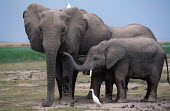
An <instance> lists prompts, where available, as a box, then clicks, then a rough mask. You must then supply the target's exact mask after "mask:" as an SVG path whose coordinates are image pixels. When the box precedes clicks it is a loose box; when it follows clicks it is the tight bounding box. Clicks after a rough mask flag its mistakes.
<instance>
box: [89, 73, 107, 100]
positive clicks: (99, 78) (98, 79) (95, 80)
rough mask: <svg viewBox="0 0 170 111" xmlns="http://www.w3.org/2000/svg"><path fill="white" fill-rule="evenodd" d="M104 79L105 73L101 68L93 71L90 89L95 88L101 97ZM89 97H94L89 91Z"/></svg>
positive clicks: (96, 93)
mask: <svg viewBox="0 0 170 111" xmlns="http://www.w3.org/2000/svg"><path fill="white" fill-rule="evenodd" d="M103 81H104V74H103V73H102V72H101V71H100V70H94V71H93V73H92V79H91V85H90V89H93V90H94V94H95V95H96V96H97V97H98V98H99V97H100V87H101V84H102V82H103ZM86 98H87V99H91V98H92V93H91V91H89V93H88V95H87V96H86Z"/></svg>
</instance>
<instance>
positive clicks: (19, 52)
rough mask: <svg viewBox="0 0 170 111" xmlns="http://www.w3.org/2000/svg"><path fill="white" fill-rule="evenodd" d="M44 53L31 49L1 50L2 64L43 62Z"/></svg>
mask: <svg viewBox="0 0 170 111" xmlns="http://www.w3.org/2000/svg"><path fill="white" fill-rule="evenodd" d="M42 60H45V56H44V54H43V53H39V52H36V51H33V50H32V49H31V48H28V47H24V48H0V63H9V62H23V61H42Z"/></svg>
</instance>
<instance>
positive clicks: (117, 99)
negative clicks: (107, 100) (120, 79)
mask: <svg viewBox="0 0 170 111" xmlns="http://www.w3.org/2000/svg"><path fill="white" fill-rule="evenodd" d="M114 102H117V103H127V102H128V100H127V99H124V98H116V99H115V100H114Z"/></svg>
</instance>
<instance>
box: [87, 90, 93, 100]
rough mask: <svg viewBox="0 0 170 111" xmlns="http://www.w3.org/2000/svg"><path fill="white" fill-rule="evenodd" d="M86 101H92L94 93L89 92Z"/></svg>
mask: <svg viewBox="0 0 170 111" xmlns="http://www.w3.org/2000/svg"><path fill="white" fill-rule="evenodd" d="M86 99H92V93H91V91H89V93H88V94H87V96H86Z"/></svg>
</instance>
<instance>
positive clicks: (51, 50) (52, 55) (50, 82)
mask: <svg viewBox="0 0 170 111" xmlns="http://www.w3.org/2000/svg"><path fill="white" fill-rule="evenodd" d="M43 46H44V51H45V56H46V66H47V99H48V100H49V101H53V100H54V89H55V78H56V58H57V52H58V50H59V47H60V43H56V40H51V41H48V42H47V41H45V42H43Z"/></svg>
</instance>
